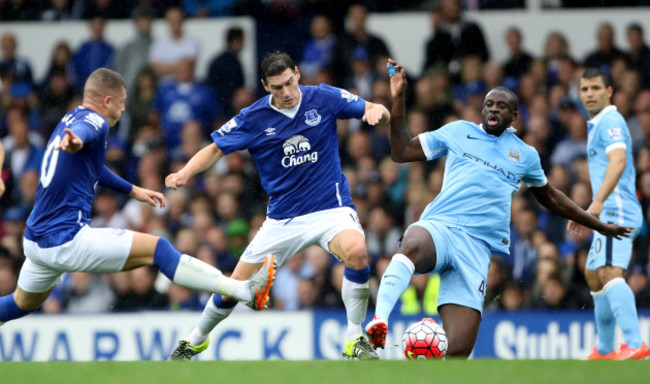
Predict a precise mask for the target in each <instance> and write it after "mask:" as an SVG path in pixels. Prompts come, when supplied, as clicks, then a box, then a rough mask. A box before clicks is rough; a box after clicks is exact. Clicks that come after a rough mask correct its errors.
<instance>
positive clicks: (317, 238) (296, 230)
mask: <svg viewBox="0 0 650 384" xmlns="http://www.w3.org/2000/svg"><path fill="white" fill-rule="evenodd" d="M346 229H353V230H356V231H359V233H361V235H362V236H363V228H361V224H360V223H359V217H358V216H357V212H356V211H355V210H354V209H352V208H350V207H339V208H333V209H328V210H325V211H318V212H314V213H309V214H307V215H303V216H297V217H294V218H292V219H285V220H275V219H271V218H268V217H267V218H266V220H265V221H264V224H262V228H260V230H259V232H257V235H255V238H254V239H253V241H252V242H251V243H250V244H249V245H248V247H247V248H246V250H245V251H244V254H243V255H242V256H241V259H240V260H241V261H244V262H246V263H251V264H257V263H261V262H263V261H264V257H265V256H266V255H268V254H269V253H270V254H273V256H275V259H276V262H277V263H278V266H281V265H283V264H284V263H286V262H287V260H289V258H290V257H291V256H293V255H295V254H296V253H298V252H300V251H302V250H303V249H305V248H307V247H309V246H312V245H320V246H321V247H322V248H323V249H325V250H327V251H328V252H330V250H329V248H328V246H327V244H329V242H330V241H332V239H333V238H334V237H335V236H336V235H338V234H339V233H341V232H343V231H344V230H346ZM330 253H331V252H330ZM334 256H337V255H334ZM337 258H338V256H337Z"/></svg>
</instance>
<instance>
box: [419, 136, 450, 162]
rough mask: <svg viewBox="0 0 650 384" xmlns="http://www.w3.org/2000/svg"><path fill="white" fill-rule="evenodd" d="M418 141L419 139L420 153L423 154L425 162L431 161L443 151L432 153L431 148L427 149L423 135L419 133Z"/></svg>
mask: <svg viewBox="0 0 650 384" xmlns="http://www.w3.org/2000/svg"><path fill="white" fill-rule="evenodd" d="M418 139H420V145H421V146H422V151H423V152H424V155H425V156H426V157H427V160H431V159H433V158H434V157H435V156H436V155H437V154H439V153H440V152H442V151H444V149H438V150H437V151H432V150H431V148H429V145H428V144H427V138H426V137H425V135H424V133H420V134H419V135H418Z"/></svg>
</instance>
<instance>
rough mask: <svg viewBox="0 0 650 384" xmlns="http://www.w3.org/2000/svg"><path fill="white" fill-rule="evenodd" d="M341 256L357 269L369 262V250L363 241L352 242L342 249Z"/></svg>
mask: <svg viewBox="0 0 650 384" xmlns="http://www.w3.org/2000/svg"><path fill="white" fill-rule="evenodd" d="M342 251H343V255H341V258H342V259H343V261H345V263H346V264H347V265H349V266H351V267H353V268H355V269H360V268H363V267H365V266H366V265H367V264H368V251H367V250H366V244H365V243H364V242H363V241H360V242H356V241H355V242H350V243H349V244H347V245H346V246H345V247H343V249H342Z"/></svg>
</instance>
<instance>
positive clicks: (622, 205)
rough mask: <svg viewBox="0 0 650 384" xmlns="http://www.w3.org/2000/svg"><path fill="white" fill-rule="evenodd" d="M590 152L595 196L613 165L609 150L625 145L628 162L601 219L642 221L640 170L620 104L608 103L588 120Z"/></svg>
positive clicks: (623, 223) (618, 221)
mask: <svg viewBox="0 0 650 384" xmlns="http://www.w3.org/2000/svg"><path fill="white" fill-rule="evenodd" d="M587 130H588V131H587V132H588V139H587V153H588V155H589V176H590V178H591V190H592V191H593V194H594V196H595V195H596V193H597V192H598V190H600V187H601V186H602V184H603V181H604V180H605V171H606V170H607V166H608V165H609V158H608V157H607V153H608V152H609V151H611V150H614V149H625V150H626V152H627V154H626V160H627V161H626V165H625V169H624V170H623V174H622V175H621V177H620V179H619V180H618V184H616V187H615V188H614V190H613V191H612V193H610V195H609V196H608V197H607V200H605V202H604V204H603V211H602V213H601V220H602V221H604V222H613V223H616V224H619V225H630V226H635V227H636V226H639V225H641V220H642V212H641V204H639V200H638V199H637V197H636V171H635V170H634V158H633V157H632V138H631V136H630V131H629V130H628V128H627V124H626V123H625V119H624V118H623V116H622V115H621V114H620V113H619V112H618V111H617V110H616V106H614V105H610V106H608V107H605V108H604V109H603V110H602V111H600V113H598V115H596V116H595V117H594V118H593V119H591V120H589V122H587Z"/></svg>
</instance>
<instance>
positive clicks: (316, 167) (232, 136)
mask: <svg viewBox="0 0 650 384" xmlns="http://www.w3.org/2000/svg"><path fill="white" fill-rule="evenodd" d="M300 92H301V95H302V96H301V99H300V104H299V105H298V106H296V107H294V108H295V111H294V112H295V115H293V117H290V116H287V114H285V113H282V112H281V111H280V110H278V109H276V108H274V107H272V106H271V95H268V96H265V97H263V98H261V99H260V100H258V101H256V102H255V103H253V104H252V105H251V106H249V107H248V108H244V109H243V110H242V111H241V113H240V114H239V115H237V116H235V117H233V118H232V119H231V120H230V121H229V122H227V123H226V124H224V125H223V126H222V127H221V128H220V129H218V130H216V131H214V132H213V133H212V135H211V136H212V139H213V140H214V142H215V143H216V145H217V146H218V147H219V148H220V149H221V150H222V151H223V152H224V153H225V154H228V153H230V152H233V151H237V150H243V149H248V151H249V152H250V153H251V155H252V156H253V159H254V160H255V163H256V164H257V168H258V171H259V174H260V179H261V182H262V186H263V187H264V190H266V192H267V193H268V194H269V205H268V209H267V215H268V216H269V217H270V218H273V219H278V220H279V219H286V218H291V217H296V216H300V215H304V214H307V213H311V212H316V211H321V210H325V209H331V208H336V207H341V206H350V207H352V202H351V200H352V199H351V197H350V186H349V184H348V181H347V179H346V177H345V175H344V174H343V172H342V171H341V160H340V158H339V150H338V138H337V136H336V119H350V118H360V117H362V116H363V113H364V110H365V101H364V100H363V99H361V98H359V97H358V96H355V95H353V94H351V93H350V92H348V91H346V90H343V89H339V88H335V87H331V86H328V85H324V84H321V85H320V86H300ZM284 112H287V111H284Z"/></svg>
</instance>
